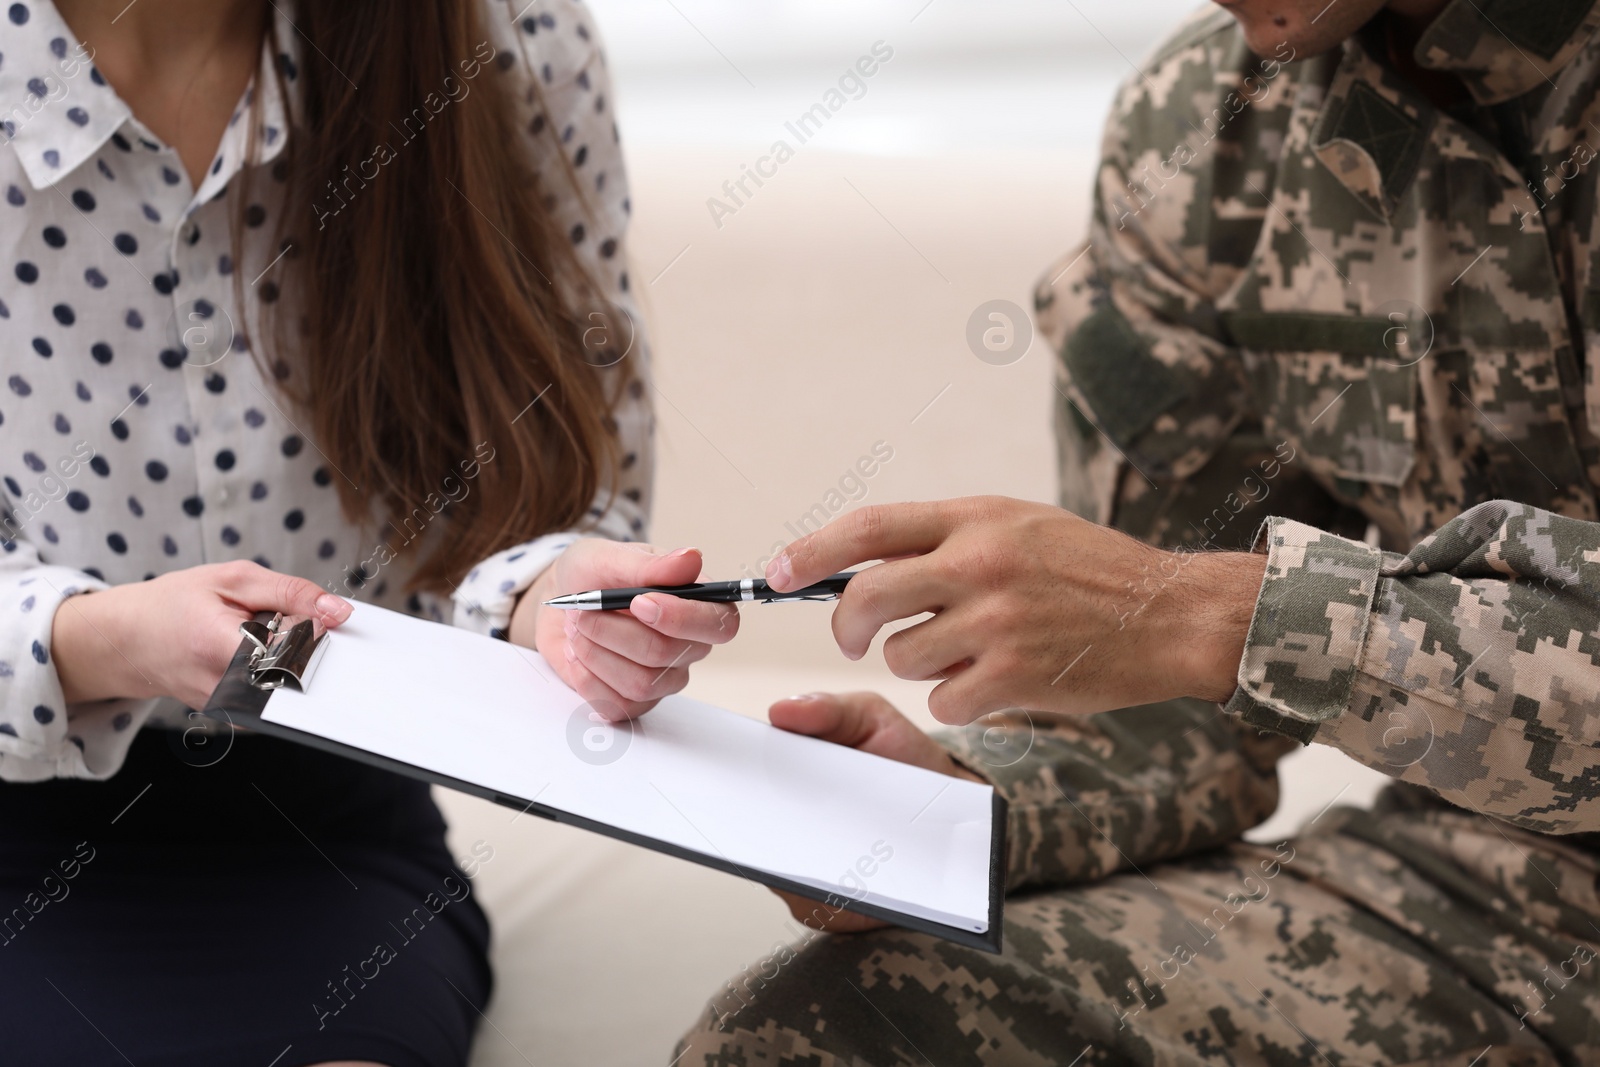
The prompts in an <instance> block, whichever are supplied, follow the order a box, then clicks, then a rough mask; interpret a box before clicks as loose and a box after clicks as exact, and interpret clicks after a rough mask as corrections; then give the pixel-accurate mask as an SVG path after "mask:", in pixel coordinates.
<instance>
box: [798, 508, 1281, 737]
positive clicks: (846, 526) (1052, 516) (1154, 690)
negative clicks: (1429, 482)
mask: <svg viewBox="0 0 1600 1067" xmlns="http://www.w3.org/2000/svg"><path fill="white" fill-rule="evenodd" d="M874 559H883V560H888V561H889V562H887V563H883V564H881V565H879V566H876V567H872V568H869V569H868V570H865V571H863V572H862V573H861V574H860V575H859V576H857V577H856V578H854V579H852V580H851V582H850V584H849V586H847V587H846V589H845V592H844V595H843V596H842V597H840V599H839V605H838V607H836V608H835V609H834V612H833V633H834V637H835V638H836V639H837V640H838V642H839V648H840V649H841V650H842V651H843V652H844V654H845V655H846V656H848V657H850V658H851V659H860V658H861V657H862V656H864V655H865V654H866V652H867V649H868V647H869V646H870V645H871V644H872V639H873V636H874V635H875V634H876V633H877V632H878V630H879V629H880V628H882V627H883V626H884V625H885V624H887V623H889V622H891V621H893V620H896V619H907V618H911V617H913V616H916V615H920V614H922V613H924V612H932V613H933V618H931V619H928V620H925V621H923V622H919V623H917V624H916V625H915V626H911V627H908V628H906V629H904V630H901V631H899V632H898V633H895V634H893V635H892V636H890V637H889V638H888V640H886V641H885V642H884V644H883V656H884V661H885V662H886V663H888V665H889V669H890V670H892V671H894V673H895V674H897V675H898V676H900V677H901V678H909V679H913V680H917V681H923V680H927V679H931V678H942V679H944V681H943V682H941V683H940V684H939V685H938V686H937V687H936V688H935V689H934V690H933V692H932V694H930V695H929V697H928V708H929V710H930V711H932V712H933V715H934V717H935V718H937V719H938V720H939V721H940V722H947V723H966V722H972V721H973V720H975V719H978V718H980V717H982V716H983V715H986V714H988V713H990V712H994V711H998V710H1001V709H1003V708H1013V707H1022V708H1035V709H1038V710H1041V711H1057V712H1085V713H1086V712H1097V711H1107V710H1110V709H1112V708H1120V707H1128V706H1131V705H1135V704H1148V703H1154V702H1156V701H1159V700H1166V699H1170V698H1172V697H1179V696H1194V697H1202V698H1205V699H1209V700H1218V701H1222V700H1227V699H1228V697H1229V695H1230V694H1231V693H1232V692H1233V690H1234V687H1235V677H1236V676H1237V674H1238V669H1239V660H1240V658H1241V657H1242V656H1243V654H1244V644H1245V636H1246V633H1247V632H1248V630H1249V626H1250V617H1251V614H1252V612H1253V610H1254V607H1255V601H1256V596H1257V594H1258V592H1259V590H1260V587H1261V579H1262V574H1263V573H1264V570H1265V567H1266V557H1264V556H1259V555H1252V554H1250V553H1237V552H1193V553H1174V552H1167V551H1164V550H1162V549H1159V548H1155V547H1152V546H1150V545H1147V544H1145V543H1144V542H1142V541H1136V540H1134V539H1133V538H1131V537H1128V536H1126V535H1124V534H1121V533H1118V532H1117V531H1115V530H1111V529H1108V528H1106V527H1104V526H1098V525H1096V524H1094V523H1092V522H1087V521H1085V520H1084V519H1080V518H1078V517H1077V516H1076V515H1073V514H1072V513H1071V512H1068V511H1063V510H1061V509H1060V508H1053V507H1048V506H1046V505H1044V504H1031V503H1027V502H1024V501H1020V500H1009V499H1006V498H1004V497H972V498H968V499H964V500H948V501H939V502H935V503H929V504H889V505H883V506H878V507H866V508H861V509H860V510H858V511H853V512H851V513H850V514H848V515H845V516H843V517H841V518H839V519H837V520H836V521H834V522H832V523H830V524H829V525H827V526H826V527H824V528H823V529H821V530H819V531H817V532H816V533H814V534H811V535H809V536H807V537H803V538H801V539H800V540H798V541H796V542H794V543H793V544H791V545H790V546H789V547H788V548H787V549H785V550H784V551H783V552H782V553H781V554H780V555H778V556H777V557H776V558H775V559H774V560H773V561H772V563H771V564H770V565H769V566H768V568H767V581H768V582H770V583H771V584H772V586H773V587H774V588H776V589H779V590H792V589H798V588H799V587H801V586H804V585H807V584H809V583H812V582H816V581H820V580H821V579H823V578H825V577H827V576H828V575H830V574H832V573H834V572H835V571H841V570H844V569H846V568H848V567H852V566H855V565H857V564H860V563H865V562H867V561H868V560H874Z"/></svg>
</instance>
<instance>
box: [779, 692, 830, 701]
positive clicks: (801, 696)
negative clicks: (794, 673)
mask: <svg viewBox="0 0 1600 1067" xmlns="http://www.w3.org/2000/svg"><path fill="white" fill-rule="evenodd" d="M825 696H827V694H826V693H796V694H795V695H794V696H792V697H789V698H788V699H790V700H821V699H822V698H823V697H825Z"/></svg>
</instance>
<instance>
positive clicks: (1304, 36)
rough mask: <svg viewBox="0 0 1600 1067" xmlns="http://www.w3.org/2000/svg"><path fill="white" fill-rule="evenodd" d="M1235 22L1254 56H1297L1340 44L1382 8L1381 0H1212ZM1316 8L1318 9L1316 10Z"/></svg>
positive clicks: (1314, 53) (1325, 50) (1303, 55)
mask: <svg viewBox="0 0 1600 1067" xmlns="http://www.w3.org/2000/svg"><path fill="white" fill-rule="evenodd" d="M1213 2H1214V3H1216V4H1217V6H1218V7H1221V8H1222V9H1223V10H1224V11H1226V12H1228V14H1230V15H1232V16H1233V17H1234V19H1235V20H1236V21H1237V22H1238V23H1239V28H1240V30H1241V32H1243V34H1244V40H1245V44H1246V45H1248V46H1249V48H1250V51H1252V52H1254V53H1255V54H1256V55H1258V56H1283V55H1292V56H1294V57H1296V58H1298V59H1304V58H1306V57H1307V56H1314V55H1320V54H1321V53H1323V52H1329V51H1332V50H1333V49H1335V48H1337V47H1339V45H1341V44H1343V43H1344V40H1345V38H1347V37H1349V36H1350V35H1351V34H1352V33H1354V32H1355V31H1356V30H1357V29H1359V28H1360V27H1361V25H1362V24H1363V23H1365V22H1366V21H1367V20H1368V19H1370V18H1371V17H1372V16H1373V15H1375V14H1377V12H1378V11H1379V10H1381V9H1382V7H1383V2H1382V0H1336V2H1335V3H1333V4H1328V5H1327V6H1326V7H1323V6H1322V5H1321V4H1319V3H1316V2H1315V0H1309V2H1306V0H1293V2H1291V0H1280V2H1277V3H1273V2H1270V0H1213ZM1319 8H1320V10H1319Z"/></svg>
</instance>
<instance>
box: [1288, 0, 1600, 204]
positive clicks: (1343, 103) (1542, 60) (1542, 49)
mask: <svg viewBox="0 0 1600 1067" xmlns="http://www.w3.org/2000/svg"><path fill="white" fill-rule="evenodd" d="M1597 27H1600V0H1454V2H1453V3H1451V4H1450V5H1449V6H1448V7H1446V8H1445V9H1444V11H1442V12H1440V14H1439V16H1438V18H1436V19H1435V20H1434V21H1433V23H1432V24H1431V25H1430V26H1429V27H1428V29H1427V31H1426V32H1425V33H1424V34H1423V36H1422V40H1421V41H1420V42H1419V43H1418V45H1417V50H1416V58H1417V62H1418V63H1419V64H1421V65H1422V66H1424V67H1428V68H1431V69H1434V70H1448V71H1452V72H1454V73H1455V74H1456V75H1457V76H1458V77H1460V78H1461V80H1462V82H1463V83H1464V84H1465V85H1466V86H1467V89H1468V91H1470V92H1471V93H1472V96H1473V99H1474V100H1476V101H1477V102H1478V103H1479V104H1480V105H1483V106H1491V105H1493V104H1497V103H1501V102H1503V101H1506V100H1510V99H1513V98H1515V97H1518V96H1521V95H1523V94H1524V93H1528V92H1532V91H1534V90H1535V89H1539V88H1541V87H1543V86H1545V85H1547V84H1552V83H1553V82H1554V80H1555V78H1556V76H1557V75H1558V74H1559V73H1560V72H1561V71H1562V69H1563V68H1565V67H1566V65H1567V64H1568V63H1570V62H1571V61H1572V60H1573V58H1574V57H1575V56H1576V55H1577V54H1578V52H1579V51H1580V50H1581V49H1582V48H1583V47H1584V46H1585V45H1586V44H1588V43H1589V40H1590V38H1591V36H1592V35H1593V34H1594V32H1595V29H1596V28H1597ZM1382 40H1383V38H1382V34H1381V33H1380V32H1374V33H1368V34H1359V35H1357V36H1355V37H1352V38H1351V39H1350V40H1349V41H1346V42H1345V46H1344V52H1343V55H1342V57H1341V58H1340V59H1339V62H1338V69H1337V71H1336V73H1335V74H1334V76H1333V80H1332V82H1331V84H1330V85H1329V87H1328V90H1327V96H1326V98H1325V100H1324V103H1323V106H1322V108H1321V114H1320V116H1319V117H1318V119H1317V121H1316V125H1315V127H1314V129H1313V132H1312V139H1311V149H1312V151H1313V153H1315V154H1316V156H1317V157H1318V158H1319V159H1320V160H1321V161H1322V162H1323V164H1324V165H1325V166H1326V167H1327V168H1328V169H1329V170H1330V171H1332V172H1333V174H1334V176H1335V177H1337V178H1338V179H1339V181H1340V182H1342V183H1343V184H1344V186H1345V187H1346V188H1347V189H1349V190H1350V192H1351V193H1352V194H1353V195H1354V196H1355V197H1356V199H1357V200H1359V201H1361V203H1362V204H1364V205H1365V206H1366V207H1367V208H1368V209H1369V210H1370V211H1371V212H1372V213H1373V215H1375V216H1376V217H1378V218H1380V219H1384V220H1388V219H1390V218H1392V217H1393V215H1394V212H1395V210H1396V208H1397V207H1398V205H1399V202H1400V199H1401V197H1402V196H1404V194H1405V192H1406V190H1407V189H1408V188H1409V187H1410V184H1411V181H1412V179H1413V178H1414V177H1415V176H1416V173H1417V167H1418V165H1419V164H1420V162H1421V160H1422V155H1423V150H1424V149H1425V147H1426V145H1427V142H1428V138H1429V136H1430V134H1431V132H1432V128H1433V124H1434V122H1435V121H1436V119H1437V113H1436V111H1435V109H1434V108H1433V107H1432V106H1431V105H1430V104H1429V103H1428V102H1427V101H1426V100H1425V99H1424V98H1423V97H1422V95H1421V94H1420V93H1418V92H1417V91H1416V90H1415V89H1413V88H1412V87H1411V86H1410V85H1408V84H1406V83H1405V82H1404V81H1403V80H1402V79H1401V78H1400V77H1399V76H1398V75H1396V74H1395V73H1394V71H1393V70H1392V69H1391V68H1390V66H1389V64H1388V63H1387V62H1386V61H1380V59H1379V58H1378V56H1379V54H1381V52H1382V49H1383V44H1382Z"/></svg>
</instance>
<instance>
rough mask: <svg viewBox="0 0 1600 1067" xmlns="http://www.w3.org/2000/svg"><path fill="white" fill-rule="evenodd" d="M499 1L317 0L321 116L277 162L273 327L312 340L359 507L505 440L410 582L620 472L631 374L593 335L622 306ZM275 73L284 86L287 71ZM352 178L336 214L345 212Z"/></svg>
mask: <svg viewBox="0 0 1600 1067" xmlns="http://www.w3.org/2000/svg"><path fill="white" fill-rule="evenodd" d="M480 4H481V0H311V2H309V3H300V4H297V5H296V6H295V10H294V19H295V25H296V29H297V30H298V32H299V33H301V34H303V35H304V41H305V42H306V43H308V44H309V46H310V47H307V48H303V49H302V50H301V55H302V60H301V62H300V64H299V69H298V71H297V72H296V81H297V83H298V89H299V101H300V103H299V107H300V113H299V114H296V115H294V116H292V119H293V123H294V130H293V133H292V135H291V136H290V137H289V140H288V143H287V144H286V146H285V148H284V153H283V156H282V157H281V158H280V160H279V161H277V162H276V163H275V164H274V167H273V177H274V178H276V179H281V180H283V181H284V182H285V183H286V185H287V197H286V206H285V211H284V215H283V218H284V219H285V220H287V221H286V222H285V223H284V225H283V226H282V228H281V233H280V242H279V246H278V247H279V248H288V249H289V254H288V257H287V258H288V259H289V260H290V261H291V262H292V263H293V269H292V270H290V271H287V272H285V274H284V277H286V278H291V279H293V281H292V282H291V283H290V284H291V285H292V290H286V292H285V296H284V299H283V301H282V303H281V304H278V303H273V304H268V305H267V311H268V316H269V319H271V320H272V321H271V323H270V328H269V329H267V330H266V331H264V332H265V333H266V334H267V336H268V339H269V341H270V342H271V343H272V344H273V347H274V349H275V351H276V352H277V353H284V354H290V353H292V356H291V358H290V359H287V360H284V359H282V358H281V357H280V358H278V359H276V360H274V362H273V365H274V369H275V371H276V373H277V374H278V375H279V376H280V377H281V379H282V381H281V387H282V388H283V389H284V390H285V391H286V393H287V394H288V395H289V396H290V398H291V399H293V400H294V401H295V402H296V403H297V404H298V405H299V407H300V408H301V410H303V411H305V412H307V413H308V416H309V420H310V423H311V432H312V433H313V434H314V436H315V439H316V443H317V446H318V447H319V448H320V449H321V450H322V451H323V452H324V453H325V454H326V456H327V458H328V460H329V462H330V465H331V466H333V467H334V468H335V469H336V471H337V472H338V473H337V475H336V476H335V477H334V484H335V485H336V486H337V487H338V489H339V492H340V498H341V503H342V505H343V508H344V510H345V513H346V514H347V516H349V517H350V518H351V519H352V520H354V521H357V522H360V521H361V520H363V519H366V518H368V517H369V516H371V514H372V512H373V510H374V507H375V506H376V507H377V508H379V509H382V510H387V511H388V513H389V517H390V519H391V521H393V520H395V519H397V518H399V517H400V516H405V515H410V514H413V513H414V512H415V509H417V508H418V507H419V506H422V505H423V504H424V502H425V501H426V500H428V498H429V497H430V495H431V496H433V498H434V499H435V500H437V499H438V497H439V494H440V486H441V483H442V482H443V481H444V479H446V478H447V477H450V476H451V475H456V476H457V477H459V473H460V471H461V470H462V469H464V467H465V464H466V463H468V462H470V461H473V460H474V458H475V457H476V458H477V459H480V460H481V459H482V458H483V451H482V446H483V444H484V443H487V444H488V446H489V448H492V449H493V455H494V459H493V461H492V462H489V463H484V464H481V465H479V466H478V476H477V478H476V484H475V485H474V486H473V487H472V489H471V491H470V492H468V493H467V495H466V496H465V497H463V498H461V499H459V500H457V501H455V502H453V503H451V504H450V505H449V507H448V510H447V511H446V514H445V517H444V518H443V519H441V520H440V521H438V522H437V523H435V524H434V525H436V526H437V527H439V529H438V530H436V531H430V544H431V545H432V548H431V550H430V551H429V553H428V554H427V555H426V556H425V557H424V558H423V559H422V560H421V561H420V562H419V564H418V568H417V570H416V571H415V572H414V576H413V578H412V579H411V583H410V584H411V586H412V587H413V588H422V589H432V590H438V591H443V590H444V588H445V587H446V586H452V585H453V584H454V583H455V582H456V581H457V580H459V578H460V576H461V574H462V573H463V572H464V571H465V570H466V569H467V568H468V567H469V566H471V565H472V563H474V562H475V561H477V560H479V559H482V558H483V557H485V556H488V555H491V554H493V553H494V552H497V551H500V550H501V549H504V548H507V547H509V546H511V545H513V544H516V543H517V542H519V541H523V540H526V539H528V538H530V537H533V536H536V535H538V534H541V533H546V532H550V531H552V530H558V529H563V528H566V527H569V526H572V525H574V524H576V523H578V522H579V521H580V520H582V519H583V518H584V517H585V515H586V513H587V511H588V509H589V507H590V503H591V501H592V500H593V498H594V495H595V493H596V490H597V489H598V488H600V487H601V485H602V484H610V483H611V482H612V479H613V478H614V472H615V463H614V459H615V453H616V448H615V444H614V441H613V437H614V434H613V430H614V428H615V423H614V422H613V421H612V419H611V415H610V411H611V406H612V403H613V401H614V398H615V395H616V393H615V389H614V388H608V385H610V386H620V384H622V383H623V382H624V380H625V379H624V377H623V374H622V373H619V372H618V371H616V370H613V371H602V370H600V369H598V367H599V365H600V364H602V363H604V362H605V360H604V358H603V356H600V355H599V354H598V353H597V352H595V351H593V350H592V349H591V348H589V347H588V346H586V342H585V329H586V328H589V327H590V326H591V325H592V323H591V322H589V321H588V320H589V317H590V315H591V314H592V313H593V311H594V310H595V309H598V308H603V307H604V302H603V301H602V300H600V298H599V296H598V289H597V287H596V286H595V285H594V284H593V283H592V282H591V280H590V279H588V278H587V276H586V275H585V273H584V271H583V269H582V268H581V266H580V264H579V261H578V259H577V256H576V254H575V252H574V250H573V247H572V241H571V240H570V239H569V237H568V235H567V234H565V233H562V232H559V231H558V229H557V227H556V224H555V222H554V220H553V219H552V218H551V216H550V214H549V212H548V210H547V208H546V203H547V201H545V200H544V193H543V192H542V191H541V190H540V189H539V187H538V185H537V184H536V182H535V179H534V176H533V173H532V169H531V166H530V161H529V159H528V153H527V151H526V145H525V137H526V136H527V135H526V134H525V133H524V132H523V131H522V130H520V129H518V128H517V120H515V118H514V101H513V100H512V99H511V98H510V93H509V92H508V90H507V89H506V88H505V83H506V81H508V80H509V79H508V76H507V75H505V74H503V73H502V71H501V69H497V68H504V67H505V66H508V65H509V63H508V60H513V59H514V60H515V61H516V62H519V63H520V62H522V61H523V60H522V57H520V56H511V55H509V54H506V53H501V54H500V55H498V56H497V55H495V54H494V49H493V47H492V46H491V45H489V44H488V41H487V35H486V34H485V33H484V29H483V26H482V19H481V17H480V11H479V8H480ZM267 32H268V33H269V35H270V34H272V33H273V30H272V26H271V20H270V19H269V25H268V30H267ZM277 52H278V49H277V48H276V47H274V48H273V49H272V54H274V55H276V54H277ZM261 75H262V76H267V77H271V76H276V77H278V78H279V79H280V85H281V84H282V79H283V77H284V71H283V70H281V69H280V70H278V71H276V72H272V73H268V72H261ZM464 81H467V82H469V83H470V88H469V90H468V91H467V92H466V93H464V94H462V95H459V96H457V97H456V98H455V99H453V101H452V102H451V103H450V104H449V112H448V113H447V114H442V115H440V116H439V117H438V118H436V119H433V120H432V121H429V122H427V123H426V129H425V132H422V133H421V134H420V135H417V136H418V139H420V140H422V141H423V142H424V143H422V144H417V145H411V144H408V143H404V142H400V143H395V142H397V141H398V140H399V138H400V137H404V136H406V134H407V133H410V132H411V130H412V129H413V128H414V127H416V126H417V125H418V122H417V119H416V118H414V115H416V114H417V113H418V109H420V108H422V107H423V106H424V101H425V100H426V99H427V98H429V96H430V94H432V95H433V99H434V100H435V101H437V100H438V99H440V98H441V97H443V96H444V95H446V94H449V93H450V92H451V90H450V88H449V87H450V86H451V85H457V86H459V85H461V84H462V83H463V82H464ZM527 81H531V79H521V78H518V79H517V84H518V85H519V86H520V85H523V84H524V83H525V82H527ZM358 86H359V88H357V87H358ZM456 92H459V89H458V90H456ZM258 96H259V94H258ZM287 98H288V99H291V100H292V99H293V96H292V95H291V96H288V97H287ZM257 104H258V105H259V99H258V101H257ZM422 114H423V117H426V113H422ZM408 120H410V121H409V123H408ZM402 127H404V128H405V132H403V133H402V132H399V131H401V130H402ZM397 133H398V136H397ZM386 143H387V144H391V145H392V150H391V151H390V152H388V153H386V155H387V158H385V159H382V160H381V164H382V165H381V169H380V170H379V172H378V173H377V174H376V176H375V177H373V178H372V180H370V181H368V180H365V176H366V175H369V174H371V173H372V169H373V164H372V157H373V154H374V147H375V146H377V145H381V144H386ZM552 148H553V151H552V155H553V156H556V157H558V158H560V159H561V161H562V163H563V164H564V163H565V157H564V156H563V155H561V154H560V150H559V146H554V145H553V142H552ZM358 168H359V170H360V173H359V174H357V171H358ZM352 174H357V176H356V177H355V178H354V180H353V181H352V180H351V175H352ZM330 183H333V184H331V185H330ZM334 190H338V192H337V194H336V195H338V196H339V200H338V202H337V215H336V217H331V218H328V217H324V216H325V215H326V213H327V211H328V203H327V200H328V198H329V197H330V192H331V191H334ZM319 197H320V198H323V200H324V202H323V203H322V204H321V205H319V204H318V199H319ZM319 222H320V223H321V225H319ZM236 232H242V231H241V230H239V229H238V228H237V227H236ZM278 307H282V308H283V310H284V313H283V314H279V315H275V316H274V315H273V309H274V308H278ZM606 312H607V313H608V314H612V315H614V314H616V313H615V312H614V311H612V310H611V309H606ZM291 319H292V321H291ZM611 325H612V323H611V322H608V323H607V327H608V329H609V327H610V326H611ZM608 351H609V350H608ZM603 379H604V380H603ZM536 398H537V403H534V401H535V399H536ZM530 404H532V406H531V407H530V406H529V405H530Z"/></svg>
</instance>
